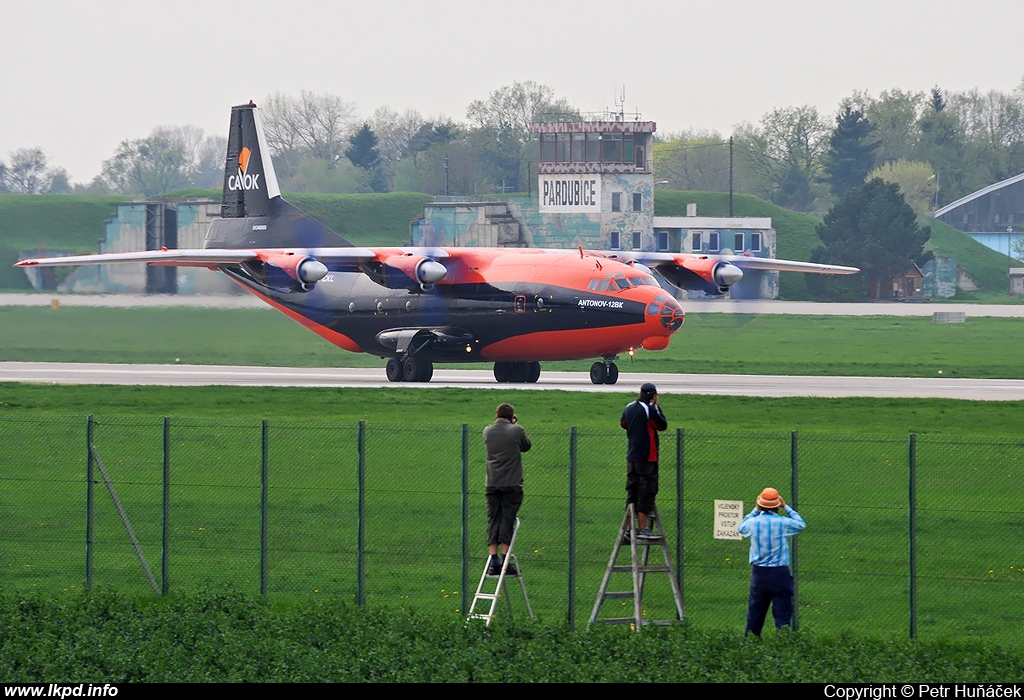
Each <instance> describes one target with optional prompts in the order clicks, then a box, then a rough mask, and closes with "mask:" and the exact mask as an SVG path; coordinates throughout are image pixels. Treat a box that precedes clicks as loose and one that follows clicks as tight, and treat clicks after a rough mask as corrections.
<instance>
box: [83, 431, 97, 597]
mask: <svg viewBox="0 0 1024 700" xmlns="http://www.w3.org/2000/svg"><path fill="white" fill-rule="evenodd" d="M95 424H96V421H95V419H94V418H93V417H92V415H91V414H90V415H89V418H88V419H87V420H86V422H85V454H86V455H87V456H86V463H85V590H86V591H87V592H90V593H91V592H92V484H93V476H92V433H93V426H94V425H95Z"/></svg>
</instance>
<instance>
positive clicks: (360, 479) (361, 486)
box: [356, 420, 366, 605]
mask: <svg viewBox="0 0 1024 700" xmlns="http://www.w3.org/2000/svg"><path fill="white" fill-rule="evenodd" d="M357 444H358V450H359V460H358V467H357V468H356V479H357V483H358V486H357V501H358V506H357V510H356V512H357V516H356V517H357V518H358V520H357V523H358V524H357V527H356V540H357V541H356V605H364V604H365V603H366V597H365V594H364V591H363V579H364V577H365V576H366V569H365V565H366V421H364V420H361V421H359V436H358V440H357Z"/></svg>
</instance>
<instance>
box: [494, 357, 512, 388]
mask: <svg viewBox="0 0 1024 700" xmlns="http://www.w3.org/2000/svg"><path fill="white" fill-rule="evenodd" d="M511 376H512V363H511V362H495V363H494V379H495V381H497V382H498V383H499V384H507V383H508V382H510V381H512V380H511Z"/></svg>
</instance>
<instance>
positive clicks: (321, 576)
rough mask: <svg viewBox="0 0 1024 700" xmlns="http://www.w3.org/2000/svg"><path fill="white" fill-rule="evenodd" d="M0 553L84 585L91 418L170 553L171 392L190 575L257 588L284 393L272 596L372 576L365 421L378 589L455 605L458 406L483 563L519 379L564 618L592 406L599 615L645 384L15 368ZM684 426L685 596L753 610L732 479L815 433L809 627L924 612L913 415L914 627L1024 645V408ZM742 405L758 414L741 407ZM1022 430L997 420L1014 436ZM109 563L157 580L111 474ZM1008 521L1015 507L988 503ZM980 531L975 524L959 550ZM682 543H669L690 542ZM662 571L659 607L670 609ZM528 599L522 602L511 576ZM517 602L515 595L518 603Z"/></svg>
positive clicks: (56, 583) (588, 536) (846, 407)
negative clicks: (89, 382)
mask: <svg viewBox="0 0 1024 700" xmlns="http://www.w3.org/2000/svg"><path fill="white" fill-rule="evenodd" d="M3 393H4V400H3V403H4V404H5V405H3V406H0V435H2V439H0V474H2V475H3V477H0V531H3V532H4V533H5V536H4V537H3V538H0V562H2V565H3V567H4V569H5V570H6V575H5V576H4V577H3V580H4V587H5V588H6V589H8V590H28V589H40V590H46V591H51V592H54V591H56V592H61V591H62V590H63V589H69V590H72V591H73V590H77V589H79V588H80V587H81V586H82V584H83V582H84V560H83V547H82V543H84V539H85V535H84V513H85V510H84V504H85V487H84V473H85V471H84V470H85V450H84V444H85V432H84V430H85V420H84V417H82V416H79V417H77V418H74V417H72V418H68V417H66V416H67V414H68V413H69V412H78V411H82V412H85V411H95V412H97V413H101V414H102V415H100V416H99V417H98V425H97V427H96V434H95V439H94V442H95V444H96V445H97V448H98V450H99V452H100V454H101V456H102V459H103V461H104V463H105V465H106V467H107V469H108V470H109V472H110V475H111V478H112V479H113V480H114V483H115V485H116V486H117V489H118V494H119V496H120V497H121V499H122V500H123V501H124V503H125V507H126V510H127V511H128V513H129V516H130V517H131V518H132V523H133V526H134V528H135V531H136V533H137V534H138V536H139V538H140V540H141V541H142V545H143V550H144V551H145V552H146V554H147V557H148V559H149V562H150V565H151V566H152V567H153V568H154V571H155V572H157V578H158V579H159V576H160V575H159V569H160V565H159V562H160V551H161V550H160V542H161V534H160V533H161V525H160V512H161V481H162V477H161V469H162V422H161V420H160V418H159V416H160V415H161V414H166V415H171V416H172V420H171V449H170V455H171V465H172V471H171V475H172V476H171V486H170V493H171V509H170V520H169V523H170V548H169V550H168V551H169V562H170V577H169V581H170V585H171V590H172V592H175V591H176V592H178V593H183V592H187V591H196V590H201V589H213V590H217V589H219V588H221V587H223V586H230V587H232V588H233V589H236V590H239V591H240V592H243V593H245V594H248V595H255V594H256V593H258V590H259V527H260V525H259V524H260V510H259V502H260V480H259V465H260V426H259V421H258V418H259V417H262V416H269V433H268V437H269V454H268V457H269V460H268V464H269V480H268V485H269V492H268V493H269V521H268V530H269V553H270V555H269V562H270V568H269V574H268V579H269V586H270V593H271V595H272V599H277V600H285V601H288V600H304V599H308V598H311V597H312V598H316V597H322V596H340V597H342V598H347V599H352V597H353V596H354V595H355V586H356V577H355V563H356V556H357V549H356V503H357V500H356V464H357V458H358V453H357V449H356V430H357V426H356V421H357V420H360V419H362V420H366V421H367V426H368V427H367V433H366V508H367V510H366V512H367V522H366V537H367V539H366V550H365V556H366V571H367V573H366V591H365V593H366V597H367V600H368V602H369V603H371V604H373V605H377V606H383V607H385V608H388V609H392V610H394V611H396V612H399V611H402V610H418V611H421V612H424V613H430V614H434V613H437V614H449V615H453V616H457V615H459V614H461V612H462V610H461V595H462V585H461V554H460V552H461V525H460V502H461V487H460V482H461V471H460V470H461V467H460V464H461V460H460V454H461V427H460V423H462V422H466V423H468V424H469V443H468V447H469V458H470V462H469V473H470V482H469V483H470V492H469V503H470V512H469V516H470V530H469V538H470V539H469V542H470V550H469V551H470V556H471V559H470V562H469V565H470V575H469V578H470V585H471V588H475V579H476V577H477V576H478V575H479V570H478V566H480V565H482V563H483V559H482V556H478V555H482V552H483V547H482V544H481V538H482V536H483V525H484V520H485V514H484V506H483V498H482V493H481V489H482V485H483V484H482V480H483V476H482V475H483V460H484V455H483V448H482V445H481V442H480V440H479V434H480V430H481V429H482V427H483V426H484V425H486V424H487V423H488V422H490V416H492V415H493V407H494V405H495V404H496V403H498V402H499V401H502V400H510V401H512V402H513V403H515V404H516V407H517V413H519V415H520V416H521V417H522V420H523V424H524V426H525V427H526V428H527V430H528V431H529V434H530V435H531V438H533V440H534V444H535V448H534V450H532V451H531V452H530V453H529V454H528V455H527V456H526V460H525V463H526V480H527V487H526V490H527V500H526V503H525V505H524V507H523V511H522V513H521V515H522V517H523V521H524V531H523V534H522V539H521V545H522V546H521V549H520V559H521V562H522V563H523V567H524V571H525V572H526V576H527V585H528V587H529V589H530V595H531V601H532V602H533V604H534V608H535V610H536V611H537V612H538V614H539V615H540V617H541V619H542V620H543V621H544V622H546V623H548V624H555V623H558V622H559V621H561V620H563V619H564V618H565V614H566V606H567V603H568V598H569V591H568V588H567V581H568V578H567V577H568V570H567V561H568V545H567V542H568V528H569V526H568V493H569V478H568V463H569V426H570V425H574V424H575V425H578V426H579V438H578V469H579V476H578V483H577V492H578V500H577V528H578V529H577V567H578V568H577V572H576V576H577V578H576V581H577V589H576V591H575V596H576V599H577V609H576V616H577V620H579V621H583V620H585V619H586V618H587V617H588V615H589V610H590V607H591V606H592V604H593V600H594V596H595V595H596V591H597V587H598V584H599V582H600V577H601V574H602V572H603V569H604V566H605V565H606V563H607V557H608V554H609V552H610V549H611V545H612V541H613V540H614V534H615V531H616V529H617V526H618V519H619V517H620V513H621V507H622V505H621V499H622V496H621V493H622V482H623V478H624V477H623V463H622V454H621V453H622V450H623V449H624V446H623V441H624V438H623V436H622V435H621V430H619V429H618V428H617V426H616V425H615V423H616V421H617V417H618V414H619V412H620V411H621V406H622V405H623V404H624V403H625V401H627V400H628V398H629V397H628V395H627V394H622V395H618V396H615V395H612V396H605V395H596V396H593V397H590V396H588V397H586V398H585V400H584V401H583V402H581V400H580V397H578V396H575V395H570V394H563V393H559V392H524V391H510V390H498V389H495V390H493V391H480V392H472V393H470V392H463V391H458V390H431V391H422V390H421V391H413V390H408V389H387V390H356V389H342V390H327V391H325V390H315V389H234V388H219V387H210V388H152V389H149V388H130V387H95V388H94V387H58V386H45V387H44V386H18V385H7V386H4V387H3ZM664 404H665V410H666V414H667V415H668V417H669V419H670V423H671V426H672V429H674V428H675V427H677V426H683V427H685V429H686V432H685V442H684V448H685V471H684V486H685V492H684V497H683V504H684V508H683V511H684V513H685V515H684V525H685V536H684V538H683V540H682V541H683V542H684V552H683V553H684V556H683V563H684V566H685V569H684V588H685V598H686V605H687V616H688V618H689V619H690V621H691V623H692V624H695V625H698V626H699V627H701V628H702V629H713V628H721V629H724V630H729V631H731V632H734V633H735V632H737V631H741V630H742V624H743V618H744V612H745V600H746V593H745V591H746V586H747V576H748V575H749V574H748V570H747V566H746V564H745V561H746V546H745V544H744V543H742V542H733V541H722V540H713V539H711V538H710V517H711V515H710V514H711V506H712V501H713V499H716V498H727V499H737V500H744V501H745V502H747V503H748V504H749V502H750V501H751V499H752V497H753V495H755V494H756V493H757V491H759V490H760V488H762V487H763V486H764V485H767V484H774V485H776V486H779V487H780V488H781V489H783V492H784V493H786V494H788V492H789V490H790V486H789V482H790V447H791V443H790V439H791V438H790V433H789V431H790V430H794V429H795V430H799V431H800V436H799V441H798V445H799V450H798V461H799V502H798V505H799V507H800V511H801V513H802V514H803V515H804V517H805V519H806V520H807V522H808V530H807V532H806V533H805V534H804V535H801V537H800V540H799V564H800V603H801V607H800V625H801V628H802V629H804V630H806V631H808V632H811V633H816V634H824V633H836V632H839V631H844V630H845V631H851V632H856V633H858V634H861V633H869V634H878V635H883V636H888V637H893V638H898V637H900V636H903V635H905V634H907V631H908V626H909V612H908V596H909V589H908V580H909V570H908V551H909V535H908V531H909V528H908V506H907V484H908V478H907V455H908V440H907V437H906V432H905V431H908V430H915V431H916V430H918V429H919V428H920V429H923V430H925V431H927V432H925V433H923V434H922V435H920V436H919V438H918V451H917V469H918V482H917V490H918V498H919V501H918V511H917V515H918V531H917V539H918V550H917V551H918V566H919V571H918V586H919V588H918V595H919V610H918V613H919V617H918V628H919V633H920V634H921V636H922V637H924V638H928V639H934V638H945V637H953V638H958V637H972V638H984V639H987V640H990V641H998V642H999V643H1001V644H1007V645H1014V644H1018V641H1017V640H1018V637H1019V635H1018V634H1017V633H1016V630H1017V629H1018V628H1019V625H1020V622H1021V621H1022V619H1024V599H1022V594H1021V591H1024V587H1022V584H1024V559H1022V556H1024V551H1022V550H1021V548H1020V546H1019V545H1017V544H1016V540H1015V539H1013V538H1010V539H1007V537H1006V533H1008V532H1018V531H1020V530H1021V528H1022V527H1024V516H1022V515H1021V514H1020V512H1019V508H1018V507H1017V504H1016V495H1015V494H1016V490H1017V489H1016V484H1017V483H1019V481H1020V479H1021V477H1022V476H1024V473H1022V472H1024V469H1022V466H1024V465H1022V461H1024V460H1022V453H1021V448H1022V444H1021V443H1020V441H1019V438H1018V437H1017V435H1018V432H1019V428H1018V426H1019V425H1020V422H1021V418H1022V416H1021V411H1022V407H1021V406H1020V405H1019V403H1011V404H988V403H986V404H975V403H970V402H956V401H886V400H865V399H859V400H846V401H829V400H822V399H780V400H770V399H756V400H751V399H726V398H722V397H689V396H687V397H681V396H680V397H672V396H666V397H665V401H664ZM740 427H742V428H744V429H743V430H740V429H739V428H740ZM1001 435H1002V436H1008V437H1000V436H1001ZM675 455H676V450H675V435H674V433H673V432H672V430H670V431H669V433H667V434H666V436H665V440H664V442H663V456H662V465H663V466H662V483H661V495H660V496H659V506H660V508H661V511H662V514H663V517H664V518H665V522H666V525H667V527H668V530H669V532H670V533H673V537H672V541H673V543H675V542H676V541H677V538H676V537H675V534H674V533H675V531H676V530H675V528H676V525H677V522H676V517H675V512H676V503H677V500H676V486H677V481H676V478H675V469H674V465H675ZM95 498H96V524H95V531H94V540H95V541H96V545H95V561H94V567H95V585H96V586H97V587H98V588H100V589H104V588H106V589H115V590H121V591H126V592H128V593H131V594H134V595H145V594H146V592H147V590H148V587H147V585H146V583H145V579H144V578H143V575H142V573H141V568H140V566H139V564H138V562H137V561H136V560H135V558H134V555H133V554H132V552H131V548H130V546H129V544H128V541H127V538H126V537H125V534H124V531H123V527H122V525H121V523H120V521H119V520H118V519H117V515H116V513H115V512H114V509H113V507H112V505H111V502H110V498H109V496H108V495H107V494H106V492H105V490H104V489H103V487H102V485H98V486H97V491H96V495H95ZM996 522H998V526H994V525H993V523H996ZM964 542H970V547H964V546H963V543H964ZM674 552H675V550H674V545H673V554H674ZM669 600H670V599H669V597H668V586H667V582H666V581H658V580H657V579H652V580H651V582H650V583H649V587H648V592H647V595H646V596H645V601H646V603H647V605H648V613H649V615H650V616H651V617H667V616H669V615H670V612H671V606H670V605H669ZM513 602H514V603H515V602H517V601H516V600H515V598H513ZM519 611H520V613H521V607H520V608H519Z"/></svg>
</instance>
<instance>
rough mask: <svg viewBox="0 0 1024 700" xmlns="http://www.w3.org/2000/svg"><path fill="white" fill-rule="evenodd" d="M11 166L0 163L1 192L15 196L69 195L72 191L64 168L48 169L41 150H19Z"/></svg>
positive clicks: (12, 155)
mask: <svg viewBox="0 0 1024 700" xmlns="http://www.w3.org/2000/svg"><path fill="white" fill-rule="evenodd" d="M10 158H11V164H10V165H9V166H5V165H4V164H3V163H2V162H0V191H3V192H14V193H15V194H67V193H69V192H70V191H71V184H70V183H69V182H68V173H67V171H66V170H65V169H64V168H48V167H47V166H46V154H45V153H43V150H42V149H41V148H19V149H18V150H16V151H13V152H12V153H11V154H10Z"/></svg>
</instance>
